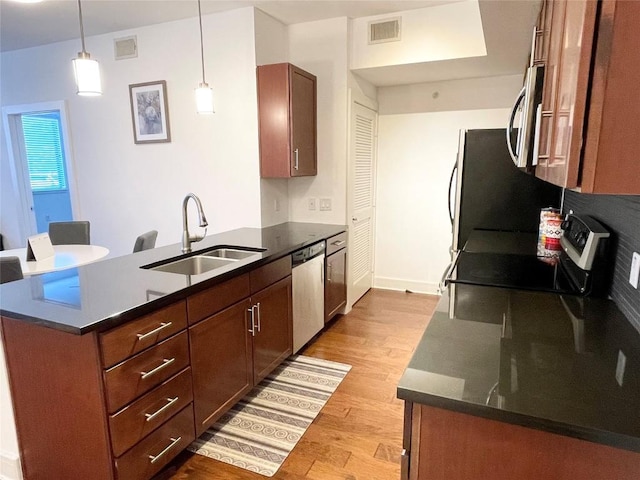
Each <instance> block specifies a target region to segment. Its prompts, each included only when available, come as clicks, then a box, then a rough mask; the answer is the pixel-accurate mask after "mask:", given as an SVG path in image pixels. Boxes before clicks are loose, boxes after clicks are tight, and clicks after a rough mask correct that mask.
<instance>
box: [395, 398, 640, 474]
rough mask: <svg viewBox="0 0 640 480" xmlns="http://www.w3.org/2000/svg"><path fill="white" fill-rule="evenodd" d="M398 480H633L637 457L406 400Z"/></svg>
mask: <svg viewBox="0 0 640 480" xmlns="http://www.w3.org/2000/svg"><path fill="white" fill-rule="evenodd" d="M403 447H404V452H403V456H402V458H401V462H402V470H401V471H402V476H401V478H402V480H450V479H453V478H465V479H466V478H473V479H476V478H478V479H480V478H483V479H484V478H490V479H492V480H513V479H518V480H543V479H548V480H609V479H614V478H615V479H616V480H632V479H637V478H638V472H640V454H638V453H635V452H631V451H627V450H620V449H617V448H613V447H609V446H607V445H601V444H598V443H592V442H587V441H584V440H579V439H576V438H573V437H566V436H563V435H557V434H554V433H548V432H544V431H542V430H536V429H531V428H526V427H522V426H519V425H513V424H509V423H503V422H499V421H496V420H489V419H486V418H481V417H476V416H473V415H467V414H464V413H458V412H453V411H450V410H444V409H440V408H435V407H430V406H426V405H420V404H414V403H411V402H405V423H404V440H403Z"/></svg>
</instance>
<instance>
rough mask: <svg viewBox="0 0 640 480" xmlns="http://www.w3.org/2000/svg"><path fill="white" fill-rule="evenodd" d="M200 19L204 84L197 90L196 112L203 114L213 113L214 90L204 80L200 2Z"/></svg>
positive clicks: (201, 45) (201, 46)
mask: <svg viewBox="0 0 640 480" xmlns="http://www.w3.org/2000/svg"><path fill="white" fill-rule="evenodd" d="M198 19H199V20H200V59H201V60H202V82H200V83H199V84H198V88H196V111H197V112H198V113H201V114H208V113H213V89H212V88H211V87H210V86H209V84H208V83H207V82H206V81H205V78H204V42H203V40H202V10H201V8H200V0H198Z"/></svg>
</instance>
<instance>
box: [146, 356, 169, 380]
mask: <svg viewBox="0 0 640 480" xmlns="http://www.w3.org/2000/svg"><path fill="white" fill-rule="evenodd" d="M175 361H176V358H175V357H173V358H169V359H166V358H165V359H164V360H162V363H161V364H160V365H158V366H157V367H156V368H154V369H153V370H149V371H148V372H140V376H141V378H142V379H143V380H144V379H145V378H147V377H150V376H151V375H153V374H154V373H158V372H159V371H160V370H162V369H163V368H165V367H168V366H169V365H171V364H172V363H173V362H175Z"/></svg>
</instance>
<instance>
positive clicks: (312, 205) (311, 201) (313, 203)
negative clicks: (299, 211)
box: [308, 197, 316, 210]
mask: <svg viewBox="0 0 640 480" xmlns="http://www.w3.org/2000/svg"><path fill="white" fill-rule="evenodd" d="M308 205H309V210H315V209H316V199H315V198H313V197H311V198H309V203H308Z"/></svg>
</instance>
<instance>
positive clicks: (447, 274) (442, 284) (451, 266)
mask: <svg viewBox="0 0 640 480" xmlns="http://www.w3.org/2000/svg"><path fill="white" fill-rule="evenodd" d="M459 256H460V250H458V251H456V252H455V253H454V255H453V259H452V260H451V263H450V264H449V266H448V267H447V269H446V270H445V271H444V274H443V275H442V279H441V280H440V284H439V288H440V291H441V292H444V290H445V289H446V288H447V285H449V282H451V274H452V273H453V270H454V269H455V268H456V265H457V263H458V257H459Z"/></svg>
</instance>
